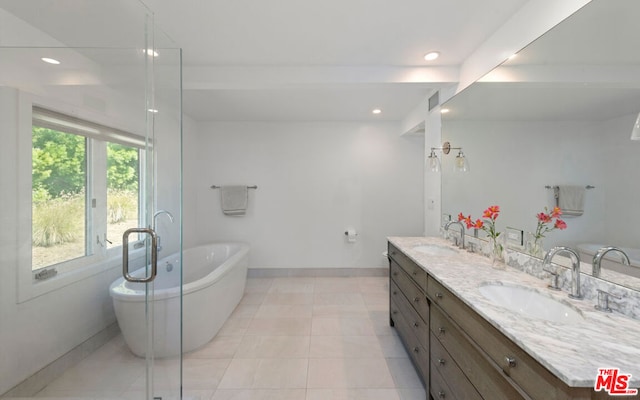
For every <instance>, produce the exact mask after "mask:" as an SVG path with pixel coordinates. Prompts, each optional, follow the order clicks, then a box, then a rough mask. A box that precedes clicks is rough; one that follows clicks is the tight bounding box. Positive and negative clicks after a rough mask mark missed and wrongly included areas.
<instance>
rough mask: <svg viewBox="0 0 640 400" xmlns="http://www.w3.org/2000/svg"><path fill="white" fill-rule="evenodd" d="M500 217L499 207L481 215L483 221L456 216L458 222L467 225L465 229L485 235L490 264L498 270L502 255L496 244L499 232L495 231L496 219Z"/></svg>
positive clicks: (499, 246)
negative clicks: (479, 231)
mask: <svg viewBox="0 0 640 400" xmlns="http://www.w3.org/2000/svg"><path fill="white" fill-rule="evenodd" d="M499 215H500V206H490V207H489V208H487V209H486V210H484V212H483V213H482V218H483V219H480V218H478V219H476V220H475V221H473V219H472V218H471V215H468V216H466V217H465V216H464V214H462V213H460V214H458V221H463V222H464V223H465V224H466V225H467V229H471V228H473V229H482V230H483V231H485V232H486V233H487V237H488V238H489V246H490V247H489V249H490V250H489V255H490V257H491V260H492V264H493V265H494V268H498V266H501V265H502V263H501V261H502V260H503V255H502V250H503V247H502V244H501V243H499V242H498V236H500V232H498V230H497V229H496V219H498V216H499Z"/></svg>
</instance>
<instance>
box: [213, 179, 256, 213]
mask: <svg viewBox="0 0 640 400" xmlns="http://www.w3.org/2000/svg"><path fill="white" fill-rule="evenodd" d="M248 192H249V190H248V189H247V187H246V186H222V187H221V188H220V204H221V206H222V212H223V213H224V214H225V215H233V216H243V215H245V214H246V212H247V206H248V204H249V194H248Z"/></svg>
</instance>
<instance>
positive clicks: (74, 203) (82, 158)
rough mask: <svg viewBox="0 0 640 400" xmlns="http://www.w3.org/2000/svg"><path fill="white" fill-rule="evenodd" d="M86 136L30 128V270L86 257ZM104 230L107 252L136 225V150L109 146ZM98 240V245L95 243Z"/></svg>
mask: <svg viewBox="0 0 640 400" xmlns="http://www.w3.org/2000/svg"><path fill="white" fill-rule="evenodd" d="M91 140H95V139H88V138H86V137H84V136H80V135H75V134H71V133H65V132H60V131H56V130H53V129H48V128H43V127H38V126H34V127H33V130H32V206H33V208H32V212H33V214H32V245H33V246H32V269H38V268H42V267H46V266H48V265H52V264H57V263H60V262H63V261H67V260H70V259H74V258H78V257H82V256H85V255H87V253H88V249H90V246H89V244H88V237H89V236H88V234H87V227H88V226H89V227H94V228H95V223H94V222H93V221H88V220H87V219H88V215H90V213H88V212H87V205H88V204H90V202H89V201H87V198H86V193H87V192H89V191H90V190H89V186H88V185H90V184H91V183H90V182H91V179H90V177H89V176H88V174H87V171H88V168H87V166H88V165H90V163H89V158H90V157H91V154H90V151H89V150H88V149H89V146H88V143H89V141H91ZM106 151H107V155H106V159H107V165H106V170H105V169H104V168H96V170H95V171H93V173H106V181H107V199H106V200H103V203H104V202H106V203H107V207H106V213H107V218H106V219H107V227H106V232H105V233H102V234H99V233H94V234H92V235H91V237H92V238H93V237H97V238H98V239H99V238H100V237H101V235H102V236H103V235H105V234H106V235H107V237H104V238H103V243H102V245H104V243H105V242H106V240H105V239H110V240H111V242H112V244H111V245H110V247H113V246H117V245H119V244H120V243H121V236H122V232H124V230H125V229H127V228H128V227H131V226H137V224H138V197H139V196H138V193H139V191H138V189H139V188H138V185H139V149H138V148H135V147H129V146H125V145H121V144H116V143H107V146H106ZM98 241H99V240H98Z"/></svg>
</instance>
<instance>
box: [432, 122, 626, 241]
mask: <svg viewBox="0 0 640 400" xmlns="http://www.w3.org/2000/svg"><path fill="white" fill-rule="evenodd" d="M630 126H631V125H630ZM627 136H628V135H627ZM604 139H605V138H604V137H603V135H602V134H601V130H600V128H599V124H594V123H588V122H518V123H516V122H495V121H494V122H482V121H465V122H451V123H450V122H447V124H446V125H445V127H444V130H443V140H449V141H451V143H452V145H455V146H458V145H460V146H463V147H464V152H465V155H466V156H467V158H468V160H469V163H470V167H471V172H469V173H467V174H454V173H452V172H451V170H452V161H453V158H454V157H455V154H454V152H452V153H450V154H449V156H446V157H445V158H444V159H445V163H443V177H442V181H443V187H442V192H443V199H442V202H443V212H447V213H451V214H453V216H454V217H455V216H456V215H457V214H458V213H459V212H462V213H464V214H465V215H468V214H471V215H472V217H474V218H479V217H480V216H481V214H482V211H483V210H484V209H485V208H487V207H488V206H490V205H496V204H497V205H499V206H500V207H501V210H502V212H501V215H500V217H499V218H498V221H497V224H498V228H499V229H500V230H504V228H505V227H506V226H511V227H513V228H517V229H522V230H524V231H525V232H526V231H533V230H535V227H536V224H537V221H536V218H535V215H536V214H537V213H539V212H541V211H543V209H544V207H545V206H546V207H549V208H550V207H553V206H554V205H555V201H554V199H553V191H552V190H549V189H545V186H546V185H552V186H553V185H563V184H570V185H585V186H586V185H593V186H596V189H593V190H588V191H587V192H586V194H585V196H586V197H585V212H584V214H583V215H582V216H579V217H567V218H566V219H565V220H566V222H567V225H568V228H567V229H566V230H564V231H558V230H556V231H554V232H551V233H550V234H548V235H547V239H545V247H546V248H548V247H549V246H552V245H560V244H562V245H571V246H575V244H577V243H581V242H585V241H586V242H588V241H593V240H595V239H597V238H598V237H600V236H601V235H602V231H603V230H604V227H605V222H606V215H605V198H607V197H606V195H607V189H606V188H605V186H606V185H605V183H606V181H607V180H606V179H605V173H604V167H605V164H606V160H605V159H604V158H603V156H602V152H603V149H604V148H605V147H607V146H608V143H607V141H606V140H604Z"/></svg>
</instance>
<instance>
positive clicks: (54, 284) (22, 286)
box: [17, 249, 145, 303]
mask: <svg viewBox="0 0 640 400" xmlns="http://www.w3.org/2000/svg"><path fill="white" fill-rule="evenodd" d="M144 256H145V249H138V250H135V251H132V252H131V254H130V256H129V262H130V263H131V267H130V269H131V270H133V269H135V268H136V266H141V265H143V264H144V258H145V257H144ZM118 268H122V256H121V255H120V253H119V252H118V253H117V255H116V254H115V253H114V255H113V256H111V257H109V258H106V259H103V260H100V261H98V262H95V263H92V264H89V265H86V266H84V267H79V268H76V269H74V270H71V271H66V272H63V273H60V274H58V275H56V276H54V277H52V278H49V279H46V280H42V281H35V280H34V279H33V273H32V272H31V270H30V265H29V268H28V269H22V271H23V273H22V274H21V275H20V281H19V285H18V299H17V302H18V303H24V302H27V301H30V300H32V299H35V298H37V297H40V296H42V295H45V294H47V293H51V292H54V291H57V290H60V289H62V288H64V287H67V286H70V285H73V284H75V283H77V282H80V281H82V280H84V279H89V278H91V277H94V276H96V275H99V274H106V273H109V272H112V271H114V270H115V269H118ZM105 289H108V288H105Z"/></svg>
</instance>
